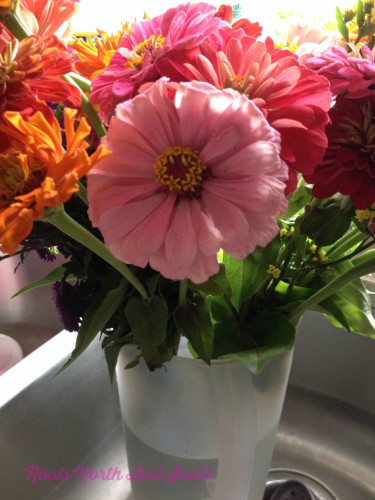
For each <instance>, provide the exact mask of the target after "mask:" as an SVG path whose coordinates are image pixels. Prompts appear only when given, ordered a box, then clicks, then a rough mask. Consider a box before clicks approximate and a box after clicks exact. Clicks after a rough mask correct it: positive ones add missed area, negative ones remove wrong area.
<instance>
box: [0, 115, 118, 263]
mask: <svg viewBox="0 0 375 500" xmlns="http://www.w3.org/2000/svg"><path fill="white" fill-rule="evenodd" d="M76 115H77V111H76V110H72V109H65V110H64V121H65V127H64V128H65V136H66V142H67V146H66V152H65V151H64V148H63V147H62V133H61V128H60V125H59V123H58V121H57V120H56V119H54V121H53V123H52V124H51V123H49V122H48V121H47V120H46V119H45V117H44V116H43V114H42V113H40V112H37V113H35V114H34V115H33V116H32V117H31V118H30V119H29V120H28V121H26V120H24V119H23V118H22V116H21V115H20V114H19V113H14V112H7V113H5V115H4V118H5V124H0V132H1V133H4V134H5V135H6V137H7V139H8V142H9V144H10V145H9V146H8V147H7V148H6V149H5V150H3V151H2V152H1V153H0V245H1V250H2V251H3V252H5V253H8V254H13V253H15V252H16V251H17V248H18V245H19V244H20V242H21V241H22V240H23V239H25V238H26V237H27V236H28V235H29V234H30V232H31V231H32V228H33V222H34V221H35V220H39V219H42V218H43V216H44V209H45V208H46V207H56V206H57V205H59V204H61V203H64V202H66V201H67V200H68V199H69V198H70V197H71V196H72V195H73V194H74V193H76V192H77V191H78V189H79V186H78V183H77V181H78V179H80V178H81V177H82V176H84V175H85V174H86V173H87V172H88V170H89V169H90V168H91V167H92V166H93V165H95V164H96V163H97V162H98V160H99V159H101V158H102V157H104V156H106V155H107V154H109V151H108V150H107V149H105V148H104V147H103V146H99V147H98V149H97V150H96V151H95V153H93V154H92V155H91V156H89V155H88V153H87V151H86V149H87V148H88V143H87V142H86V141H85V139H86V137H87V136H88V135H89V133H90V131H91V129H90V126H89V125H88V123H87V121H86V120H85V119H84V118H82V119H81V121H80V122H79V125H78V127H77V129H76V130H74V121H75V118H76Z"/></svg>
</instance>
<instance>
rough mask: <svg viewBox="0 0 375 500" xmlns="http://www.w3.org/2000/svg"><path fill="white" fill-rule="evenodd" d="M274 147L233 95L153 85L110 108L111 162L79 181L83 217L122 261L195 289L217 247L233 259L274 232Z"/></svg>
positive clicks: (280, 196) (277, 193)
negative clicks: (84, 186)
mask: <svg viewBox="0 0 375 500" xmlns="http://www.w3.org/2000/svg"><path fill="white" fill-rule="evenodd" d="M173 94H175V95H174V97H171V96H172V95H173ZM279 142H280V140H279V134H278V133H277V132H276V131H275V130H274V129H273V128H272V127H270V126H269V124H268V123H267V121H266V120H265V118H264V116H263V114H262V113H261V112H260V111H259V109H258V108H257V107H256V106H255V105H254V103H252V102H251V101H250V100H248V99H247V98H246V97H245V96H242V95H241V94H239V93H238V92H236V91H234V90H232V89H227V90H223V91H220V90H217V89H215V88H214V87H213V86H211V85H209V84H207V83H201V82H192V83H183V84H181V85H180V86H178V88H177V91H176V92H175V93H174V92H173V88H172V89H171V85H170V84H168V83H167V82H166V81H165V80H164V79H161V80H159V81H158V82H157V83H155V84H153V85H151V86H150V87H149V88H148V89H147V90H146V91H145V92H144V93H142V94H140V95H138V96H137V97H135V98H134V99H132V100H130V101H126V102H124V103H122V104H120V105H119V106H118V107H117V111H116V115H115V116H114V117H113V119H112V120H111V124H110V127H109V130H108V136H107V138H106V140H105V141H104V144H105V145H106V147H108V148H109V149H110V150H111V151H112V155H111V158H110V160H109V159H108V161H107V159H105V158H104V159H103V160H102V161H100V163H99V164H98V165H97V166H96V167H95V168H93V169H92V170H91V171H90V172H89V174H88V197H89V206H90V210H89V214H90V218H91V220H92V222H93V224H94V225H95V226H97V227H99V229H100V230H101V232H102V234H103V236H104V240H105V243H106V245H107V246H108V247H109V249H110V250H111V251H112V252H113V254H114V255H115V256H116V257H118V258H119V259H121V260H123V261H124V262H126V263H130V264H134V265H137V266H140V267H145V266H146V265H147V264H150V265H151V267H153V268H154V269H155V270H157V271H160V272H161V273H162V274H163V275H164V276H166V277H167V278H171V279H185V278H190V279H191V280H192V281H194V282H197V283H200V282H204V281H206V280H207V279H208V278H209V276H211V275H213V274H215V273H216V272H217V271H218V269H219V264H218V261H217V252H218V251H219V250H220V248H222V249H223V250H224V251H226V252H227V253H228V254H230V255H232V256H234V257H237V258H240V259H243V258H245V257H246V256H247V255H248V254H250V253H251V252H253V251H254V250H255V248H256V246H265V245H267V244H268V243H269V242H270V241H271V240H272V239H273V238H274V237H275V235H276V234H277V233H278V225H277V222H276V220H275V218H274V216H275V215H276V214H282V213H283V212H284V211H285V209H286V200H285V197H284V189H285V183H284V181H285V180H286V178H287V167H286V165H285V164H284V163H283V162H282V161H281V160H280V156H279Z"/></svg>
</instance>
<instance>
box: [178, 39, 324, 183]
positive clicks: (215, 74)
mask: <svg viewBox="0 0 375 500" xmlns="http://www.w3.org/2000/svg"><path fill="white" fill-rule="evenodd" d="M199 50H200V54H199V56H197V57H195V58H193V59H192V60H191V61H189V63H183V67H182V68H181V74H183V75H184V77H185V78H186V79H189V78H190V79H198V80H200V81H207V82H210V83H212V84H213V85H215V86H216V87H217V88H221V89H222V88H228V87H229V88H233V89H235V90H238V91H239V92H241V93H243V94H244V95H245V96H247V97H248V98H249V99H251V100H252V101H253V102H254V103H255V104H256V105H257V106H258V107H259V108H260V109H261V110H262V111H263V113H264V115H265V116H266V118H267V120H268V122H269V123H270V125H271V126H272V127H274V128H275V129H276V130H277V131H278V132H280V134H281V153H280V155H281V158H282V159H283V160H284V161H286V162H287V164H288V166H289V167H290V169H291V173H290V176H289V183H288V187H287V192H288V193H289V192H291V191H292V190H293V189H295V187H296V179H297V177H296V175H295V173H294V172H293V170H297V171H298V172H302V173H306V172H311V171H313V169H314V168H315V166H316V165H317V163H319V162H320V161H321V160H322V158H323V155H324V151H325V147H326V145H327V142H326V138H325V126H326V124H327V123H328V116H327V112H328V111H329V109H330V106H331V101H332V99H331V94H330V90H329V82H328V81H327V80H326V78H324V77H322V76H320V75H317V74H316V73H315V72H314V71H312V70H311V69H307V68H305V67H304V66H302V65H301V64H300V63H299V62H298V59H297V57H296V56H295V55H294V54H292V53H291V52H289V51H288V50H280V49H276V48H275V47H274V44H273V41H272V40H271V39H270V38H267V39H266V40H265V41H264V42H262V41H261V40H256V39H255V38H252V37H249V36H246V35H245V34H244V33H243V32H242V35H241V36H240V35H239V34H238V31H237V32H234V33H229V34H228V35H227V36H226V37H222V45H221V47H219V49H218V48H217V47H215V46H213V45H212V44H210V43H208V42H205V43H203V44H202V45H201V46H200V47H199Z"/></svg>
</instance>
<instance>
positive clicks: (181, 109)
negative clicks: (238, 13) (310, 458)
mask: <svg viewBox="0 0 375 500" xmlns="http://www.w3.org/2000/svg"><path fill="white" fill-rule="evenodd" d="M42 4H43V5H42ZM0 5H1V9H0V15H1V19H0V21H1V24H0V54H1V59H0V67H1V75H2V76H1V97H0V113H1V115H0V145H1V147H0V167H1V169H0V195H1V203H0V244H1V250H2V251H3V252H4V254H7V255H15V254H19V255H20V258H21V261H22V262H23V261H24V260H25V259H26V258H27V255H28V254H29V253H30V252H34V251H36V252H37V253H38V254H39V255H40V256H41V258H42V259H45V260H52V259H56V257H58V263H59V265H58V266H57V267H56V269H55V270H54V271H53V272H51V273H49V274H48V275H47V276H46V277H45V278H44V279H43V280H41V281H39V282H35V283H32V284H30V285H28V286H27V287H26V288H24V289H23V290H21V291H20V293H21V292H25V291H28V290H30V289H32V288H34V287H37V286H41V285H51V284H52V285H53V298H54V301H55V303H56V306H57V308H58V311H59V314H60V317H61V320H62V323H63V325H64V327H65V329H68V330H71V331H77V332H78V336H77V343H76V348H75V350H74V351H73V353H72V357H71V359H70V360H69V361H68V362H67V364H66V365H65V366H68V365H69V364H70V363H72V362H73V361H74V360H76V359H77V358H78V357H79V356H80V355H81V354H82V352H83V351H84V350H85V349H86V348H87V347H88V345H89V344H90V343H91V342H92V341H93V340H94V339H96V338H97V334H98V333H99V332H100V336H101V345H102V347H103V349H104V351H105V356H106V360H107V363H108V367H109V372H110V375H111V377H113V375H114V372H115V367H116V364H117V360H118V356H119V353H120V351H121V350H122V348H123V346H127V345H131V346H135V352H134V355H133V357H132V358H131V359H130V360H129V362H127V364H126V368H132V369H134V367H135V366H136V365H137V364H139V362H140V361H142V363H143V362H144V363H145V364H146V365H147V367H148V368H149V370H151V371H159V370H156V369H157V368H160V367H164V366H167V367H168V363H169V362H172V360H173V359H174V358H175V357H176V355H177V354H178V352H179V346H180V344H181V338H182V339H186V341H187V345H188V349H189V352H190V356H191V357H193V358H198V359H199V360H202V362H204V363H206V364H207V365H210V364H213V363H214V362H215V361H216V360H235V361H238V362H240V363H242V364H243V365H245V366H246V368H248V369H250V371H251V372H252V373H259V372H261V371H262V370H263V369H264V368H265V366H266V365H267V364H268V362H269V361H270V360H271V358H273V357H274V356H275V355H276V354H279V353H282V352H286V351H290V350H291V349H292V348H293V345H294V341H295V330H296V325H297V324H298V322H299V319H300V318H301V317H302V315H303V313H304V312H305V311H307V310H318V311H320V312H322V313H323V314H324V315H325V316H327V317H328V318H329V320H330V321H331V322H332V323H333V324H335V325H337V326H341V327H344V328H346V329H348V330H349V331H353V332H356V333H359V334H362V335H367V336H370V337H374V338H375V323H374V319H373V316H372V313H371V302H370V298H369V295H368V293H367V291H366V289H365V287H364V285H363V284H362V282H361V279H360V278H361V277H362V276H365V275H367V274H369V273H371V272H373V271H375V250H374V249H372V248H371V247H372V246H373V244H374V239H375V238H374V233H375V229H374V228H375V159H374V137H375V132H374V130H375V129H374V123H373V113H374V112H375V90H374V88H375V62H374V54H373V51H372V47H373V45H374V40H375V38H374V36H373V34H374V33H375V21H374V20H373V3H372V2H362V1H361V0H360V1H359V2H357V5H356V8H355V9H354V10H353V11H345V12H344V13H342V12H341V11H340V10H339V9H337V20H338V29H337V31H334V32H329V31H328V30H325V29H324V28H321V27H319V28H317V27H316V26H314V27H311V28H309V27H308V26H301V24H298V25H294V26H289V28H288V29H289V32H288V30H286V31H285V37H284V38H283V36H282V35H283V33H278V34H277V37H276V34H275V36H274V38H272V37H270V36H266V33H263V32H262V27H261V26H260V25H259V23H258V22H256V20H253V19H251V20H248V19H239V20H235V19H233V9H232V8H231V7H229V6H221V7H219V8H218V9H217V8H216V7H215V6H214V5H210V4H208V3H204V2H198V3H186V4H182V5H179V6H177V7H173V8H170V9H168V10H167V11H166V12H164V13H163V14H160V15H159V16H156V17H154V18H147V16H146V17H145V18H144V19H142V20H139V21H135V22H134V23H124V24H122V27H121V29H120V30H119V32H118V33H115V34H108V33H105V32H103V31H98V32H97V33H96V34H80V35H79V36H78V35H76V36H71V35H69V31H68V30H67V27H66V22H67V21H68V19H69V18H70V16H71V15H73V13H74V11H75V9H76V7H78V2H77V1H74V0H58V1H45V2H40V1H38V0H21V1H20V2H19V3H18V2H13V1H10V0H8V1H7V0H4V1H2V2H0ZM125 14H126V12H125ZM287 32H288V33H289V37H290V36H292V35H291V34H293V39H291V38H286V36H287ZM56 33H58V34H56ZM2 258H5V255H4V257H2ZM127 371H128V372H129V373H130V372H131V371H132V370H127ZM223 498H224V497H223ZM253 498H255V497H253Z"/></svg>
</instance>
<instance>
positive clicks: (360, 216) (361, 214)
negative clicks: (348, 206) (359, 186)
mask: <svg viewBox="0 0 375 500" xmlns="http://www.w3.org/2000/svg"><path fill="white" fill-rule="evenodd" d="M355 218H356V219H357V220H359V222H363V221H364V220H368V219H370V218H371V212H370V210H369V209H366V210H356V211H355Z"/></svg>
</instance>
